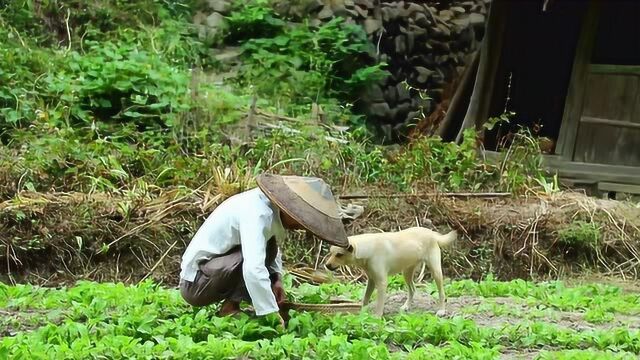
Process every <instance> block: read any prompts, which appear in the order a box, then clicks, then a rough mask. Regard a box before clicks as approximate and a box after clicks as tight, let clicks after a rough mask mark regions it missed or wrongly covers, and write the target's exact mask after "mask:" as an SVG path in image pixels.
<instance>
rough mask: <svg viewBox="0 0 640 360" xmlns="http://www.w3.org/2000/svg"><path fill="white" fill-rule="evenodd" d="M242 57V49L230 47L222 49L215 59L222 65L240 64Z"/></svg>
mask: <svg viewBox="0 0 640 360" xmlns="http://www.w3.org/2000/svg"><path fill="white" fill-rule="evenodd" d="M240 55H242V49H241V48H240V47H235V46H229V47H226V48H223V49H221V50H220V52H219V53H217V54H216V55H214V58H215V59H216V60H218V61H220V62H222V63H234V62H238V59H239V58H240Z"/></svg>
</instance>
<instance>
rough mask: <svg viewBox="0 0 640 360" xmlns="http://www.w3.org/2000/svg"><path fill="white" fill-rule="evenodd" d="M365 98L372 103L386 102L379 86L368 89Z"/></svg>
mask: <svg viewBox="0 0 640 360" xmlns="http://www.w3.org/2000/svg"><path fill="white" fill-rule="evenodd" d="M363 97H364V98H366V99H367V100H368V101H370V102H384V101H385V98H384V93H383V92H382V89H381V88H380V86H379V85H372V86H370V87H368V88H367V90H366V91H365V93H364V96H363Z"/></svg>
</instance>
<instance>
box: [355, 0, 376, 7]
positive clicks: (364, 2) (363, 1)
mask: <svg viewBox="0 0 640 360" xmlns="http://www.w3.org/2000/svg"><path fill="white" fill-rule="evenodd" d="M354 3H355V4H356V5H360V6H362V7H365V8H367V9H373V7H374V2H373V1H372V0H354Z"/></svg>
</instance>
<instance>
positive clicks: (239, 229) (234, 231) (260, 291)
mask: <svg viewBox="0 0 640 360" xmlns="http://www.w3.org/2000/svg"><path fill="white" fill-rule="evenodd" d="M284 235H285V231H284V227H283V226H282V221H281V220H280V212H279V210H278V209H277V208H276V207H275V206H274V205H272V204H271V201H269V198H267V196H266V195H264V193H263V192H262V191H261V190H260V188H254V189H252V190H249V191H245V192H243V193H240V194H237V195H234V196H232V197H230V198H228V199H227V200H225V201H224V202H222V203H221V204H220V205H219V206H218V207H217V208H216V209H215V210H214V211H213V212H212V213H211V215H209V217H208V218H207V220H206V221H205V222H204V224H203V225H202V226H201V227H200V229H198V231H197V232H196V234H195V235H194V237H193V239H191V243H189V246H187V249H186V250H185V252H184V255H183V256H182V264H181V269H182V271H181V273H180V277H181V278H182V279H184V280H187V281H194V280H195V277H196V274H197V272H198V263H199V262H200V261H201V260H208V259H210V258H211V257H212V256H213V255H220V254H224V253H226V252H227V251H229V250H231V248H233V247H234V246H237V245H240V246H241V248H242V257H243V259H244V261H243V264H242V275H243V277H244V281H245V284H246V286H247V291H248V292H249V296H250V297H251V302H252V304H253V307H254V309H255V311H256V315H266V314H270V313H273V312H276V311H278V304H277V303H276V298H275V296H274V294H273V291H272V290H271V280H270V279H269V273H270V272H271V273H274V272H276V273H279V274H282V255H281V252H280V249H279V248H278V253H277V255H276V259H275V261H274V262H273V263H272V264H270V265H269V269H267V268H266V267H265V258H266V247H267V241H269V239H270V238H271V237H272V236H275V237H276V239H277V240H278V241H281V239H284Z"/></svg>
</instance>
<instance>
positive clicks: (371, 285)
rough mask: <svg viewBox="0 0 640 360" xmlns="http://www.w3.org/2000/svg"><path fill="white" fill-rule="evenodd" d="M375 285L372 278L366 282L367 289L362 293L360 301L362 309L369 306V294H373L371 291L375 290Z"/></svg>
mask: <svg viewBox="0 0 640 360" xmlns="http://www.w3.org/2000/svg"><path fill="white" fill-rule="evenodd" d="M375 287H376V283H375V281H373V279H372V278H369V279H368V280H367V289H366V290H365V291H364V298H363V299H362V307H365V306H367V305H368V304H369V301H370V300H371V294H373V289H375Z"/></svg>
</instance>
